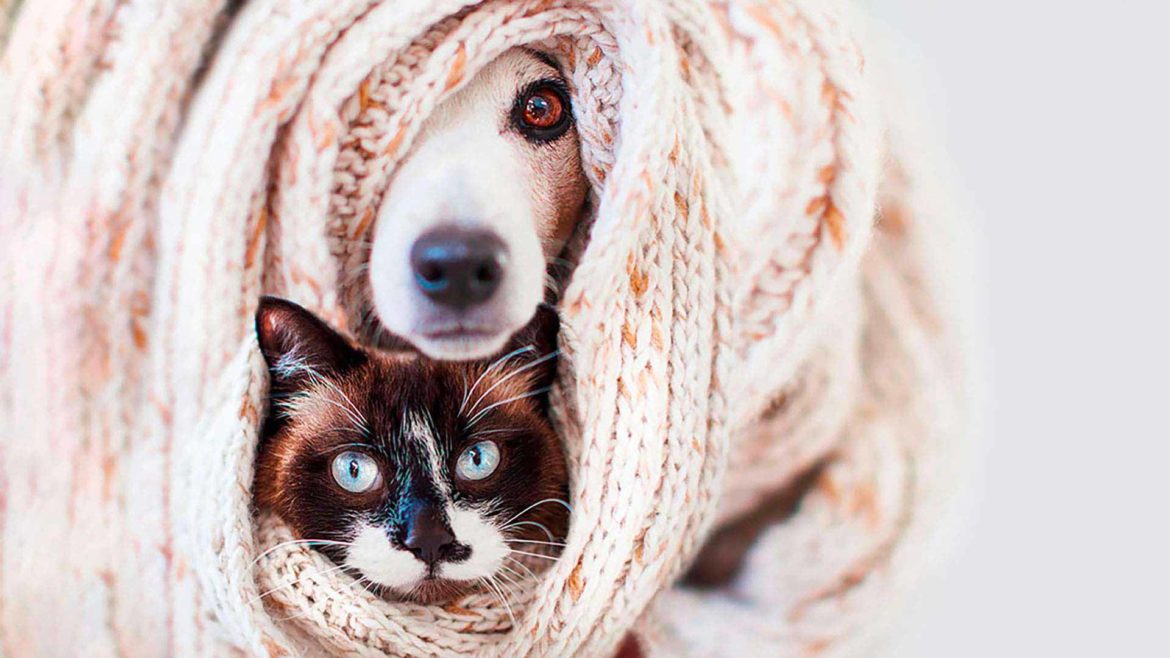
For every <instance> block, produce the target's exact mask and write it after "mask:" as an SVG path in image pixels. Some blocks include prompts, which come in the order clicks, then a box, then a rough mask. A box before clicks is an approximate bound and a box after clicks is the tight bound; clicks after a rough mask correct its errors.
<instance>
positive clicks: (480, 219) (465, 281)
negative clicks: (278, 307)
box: [368, 48, 588, 360]
mask: <svg viewBox="0 0 1170 658" xmlns="http://www.w3.org/2000/svg"><path fill="white" fill-rule="evenodd" d="M587 190H588V183H587V181H586V178H585V174H584V171H583V168H582V162H581V154H580V148H579V141H578V136H577V132H576V128H575V125H574V118H573V114H572V106H571V103H570V98H569V93H568V86H567V84H566V81H565V79H564V78H563V77H562V76H561V74H560V72H559V71H558V69H557V67H556V65H555V62H554V61H553V60H552V59H551V58H549V57H547V56H545V55H543V54H541V53H538V52H536V51H533V50H529V49H526V48H514V49H511V50H508V51H506V52H505V53H503V54H502V55H500V57H498V58H496V59H495V60H493V61H492V62H490V63H489V64H488V65H487V66H485V67H484V68H483V69H482V70H480V71H479V73H478V74H477V75H476V76H475V77H474V78H473V79H472V80H471V81H470V82H469V83H468V84H467V86H466V87H464V88H463V89H461V90H459V91H457V92H456V93H455V94H453V95H452V96H451V97H450V98H448V99H446V100H444V101H443V102H442V103H441V104H440V105H439V106H438V107H436V108H435V111H434V113H433V114H432V115H431V116H430V117H429V118H428V119H427V120H426V121H425V122H424V124H423V125H422V126H421V129H420V133H419V136H418V138H417V140H416V142H415V144H414V145H413V147H412V149H411V151H410V152H409V153H408V154H407V156H406V158H405V160H404V161H403V162H402V164H401V165H400V166H399V168H398V170H397V172H396V173H395V175H394V178H393V180H392V181H391V184H390V187H389V189H388V190H387V193H386V196H385V198H384V200H383V205H382V208H381V211H380V216H379V218H378V223H377V226H376V228H375V229H374V239H373V244H372V246H371V250H370V258H369V268H368V272H369V284H370V290H371V293H372V299H373V308H374V311H375V313H376V316H377V318H378V320H379V321H380V323H381V324H382V326H383V327H384V328H385V329H386V330H387V331H388V332H389V333H392V334H395V335H397V336H399V337H401V338H404V339H406V340H407V341H409V342H410V343H411V344H413V345H414V346H415V347H416V348H417V349H419V350H420V351H421V352H423V353H424V354H426V355H427V356H430V357H431V358H435V359H443V360H468V359H478V358H483V357H485V356H487V355H490V354H494V353H496V352H498V351H499V350H500V349H501V348H502V347H503V346H504V345H505V344H506V343H507V341H508V340H509V338H511V336H512V335H513V334H514V333H515V332H516V331H518V330H519V329H521V328H522V327H524V326H525V325H526V324H527V323H528V321H529V320H530V319H531V318H532V316H533V314H534V313H535V312H536V309H537V306H538V305H539V304H540V303H541V302H542V301H544V291H545V286H546V276H547V265H548V263H549V261H550V260H551V259H553V258H555V257H556V256H557V254H559V253H560V251H561V249H562V248H563V246H564V244H565V242H566V240H567V239H568V237H569V235H570V234H571V232H572V230H573V228H574V226H575V225H576V223H577V221H578V220H579V218H580V217H581V214H582V209H583V207H584V204H585V203H586V198H587Z"/></svg>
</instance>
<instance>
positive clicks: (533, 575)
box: [506, 555, 537, 580]
mask: <svg viewBox="0 0 1170 658" xmlns="http://www.w3.org/2000/svg"><path fill="white" fill-rule="evenodd" d="M507 559H508V560H509V561H508V562H507V563H506V564H514V565H516V566H518V567H520V568H521V569H523V570H524V571H525V572H527V573H528V576H529V577H530V578H532V579H533V580H536V579H537V576H536V573H534V572H533V571H532V569H529V568H528V565H527V564H524V563H523V562H521V561H520V560H517V559H516V558H514V557H512V556H511V555H509V556H508V557H507Z"/></svg>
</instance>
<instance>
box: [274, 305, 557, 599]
mask: <svg viewBox="0 0 1170 658" xmlns="http://www.w3.org/2000/svg"><path fill="white" fill-rule="evenodd" d="M256 330H257V335H258V338H259V341H260V347H261V349H262V351H263V353H264V357H265V360H266V361H267V362H268V369H269V373H270V377H271V394H272V405H271V410H270V412H269V416H268V421H267V425H266V427H265V438H264V440H263V441H262V443H261V447H260V456H259V458H258V463H257V473H256V482H255V492H256V501H257V504H258V505H259V506H260V507H263V508H269V509H272V510H274V511H275V512H277V513H278V514H279V515H280V517H281V518H282V519H284V521H285V522H286V523H287V524H289V526H290V527H291V528H292V530H293V532H294V534H295V535H297V537H298V538H300V539H303V540H311V541H314V542H318V543H314V544H311V545H312V546H313V547H314V548H317V549H318V550H320V551H321V552H323V553H325V554H326V555H328V556H329V557H330V558H331V559H333V560H334V561H335V562H337V563H338V564H340V565H343V566H345V567H346V568H348V569H349V570H350V571H351V572H355V575H359V576H360V577H362V578H363V579H365V582H367V583H368V584H373V585H375V586H377V587H378V588H380V589H382V590H384V591H385V592H386V593H388V594H391V595H394V596H397V597H400V598H408V599H413V600H417V601H422V602H435V601H441V600H447V599H450V598H453V597H455V596H457V595H459V594H462V593H464V592H466V591H468V590H470V589H473V588H474V587H475V585H476V584H477V583H479V582H482V581H483V579H491V578H493V577H496V576H497V574H500V573H501V572H503V573H505V574H506V573H507V572H508V570H509V569H511V570H512V571H514V572H520V571H521V569H520V567H517V566H515V565H511V566H510V564H511V562H512V560H513V558H514V557H515V553H514V551H516V552H522V553H534V552H540V550H539V549H541V548H543V547H553V546H556V545H558V544H559V542H561V541H563V538H564V536H565V532H566V530H567V527H568V511H567V503H565V500H566V498H567V493H568V491H567V489H568V484H567V483H568V474H567V471H566V467H565V459H564V455H563V453H562V450H561V445H560V442H559V439H558V437H557V435H556V434H555V433H554V431H553V429H552V427H551V425H550V424H549V422H548V420H547V417H546V411H547V409H546V406H545V405H546V404H547V397H546V394H547V391H548V387H549V386H550V384H551V382H552V379H553V377H554V375H555V371H556V352H555V347H556V331H557V319H556V312H555V311H553V310H552V309H548V308H546V309H542V310H541V311H540V312H539V313H538V314H537V316H536V319H535V320H534V321H533V323H532V324H531V325H529V327H527V328H526V329H524V330H523V331H521V332H520V333H519V334H518V335H517V336H516V337H515V338H514V339H513V340H512V342H511V344H510V345H509V346H508V347H507V348H506V350H505V352H503V353H501V355H500V356H499V357H497V358H495V359H491V360H484V361H478V362H468V363H454V362H443V361H432V360H430V359H427V358H426V357H423V356H420V355H419V354H418V353H416V352H414V351H413V350H410V349H405V348H404V349H401V350H397V351H390V352H382V351H371V350H366V349H362V348H359V347H356V346H354V345H353V344H351V343H350V342H349V341H348V340H347V339H346V338H345V337H343V336H341V335H340V334H338V333H337V332H336V331H334V330H333V329H331V328H330V327H329V326H328V325H326V324H325V323H324V322H322V321H321V320H320V319H318V318H317V317H315V316H314V315H312V314H311V313H309V312H308V311H306V310H305V309H303V308H301V307H300V306H297V305H295V304H293V303H291V302H287V301H283V300H279V299H275V298H268V297H266V298H264V299H262V300H261V303H260V307H259V310H258V311H257V315H256Z"/></svg>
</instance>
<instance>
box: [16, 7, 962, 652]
mask: <svg viewBox="0 0 1170 658" xmlns="http://www.w3.org/2000/svg"><path fill="white" fill-rule="evenodd" d="M8 12H11V18H10V19H9V20H8V22H7V24H5V22H3V19H0V43H3V40H4V39H5V38H6V39H7V43H6V44H4V51H3V59H2V60H0V244H3V245H4V246H3V257H2V260H0V378H2V379H0V523H2V535H0V655H3V656H11V657H14V658H15V657H24V656H39V655H47V656H75V655H86V656H124V655H125V656H157V655H168V654H169V655H180V656H188V655H208V656H223V655H233V654H242V655H266V656H282V655H316V654H339V655H354V656H359V655H360V656H366V655H382V654H390V655H432V654H437V655H453V654H474V655H481V656H522V655H523V656H570V655H587V656H592V655H597V656H605V655H609V654H612V652H613V651H614V650H615V648H616V647H617V645H618V643H619V642H620V641H621V640H622V638H623V637H625V636H626V634H627V633H629V632H631V631H632V632H634V633H635V634H636V635H637V636H638V637H639V638H640V639H641V641H642V646H643V648H644V650H645V651H646V652H647V653H648V654H649V655H652V656H659V655H661V656H683V655H694V656H715V655H733V656H743V655H769V656H802V655H819V656H827V655H852V654H854V653H856V652H858V651H862V650H863V649H864V647H865V646H866V643H867V642H868V641H869V638H870V637H871V636H872V635H873V633H874V631H875V629H877V628H880V625H881V619H882V617H883V616H885V615H886V614H888V611H889V610H890V609H892V608H893V605H892V603H893V600H894V598H895V597H896V596H897V594H898V593H899V592H901V591H903V590H904V589H905V586H906V584H907V583H909V582H911V581H912V576H913V574H914V572H915V568H914V567H915V566H916V564H915V563H916V562H917V561H919V560H920V559H921V557H922V555H921V549H922V547H923V546H925V545H926V541H927V539H928V538H929V537H930V529H931V527H932V519H933V518H934V517H935V516H936V514H935V511H936V509H937V508H938V506H939V504H940V501H942V500H944V499H945V497H944V496H943V495H942V494H943V492H944V491H945V486H944V485H945V484H946V483H945V480H946V479H947V475H946V474H947V467H946V465H947V462H948V456H949V455H950V454H952V452H953V448H954V445H955V442H956V436H957V435H956V413H955V412H956V409H957V405H956V400H957V398H958V394H959V393H960V381H959V378H958V374H957V373H958V370H957V368H956V367H955V366H956V364H957V363H958V359H957V354H956V351H955V343H954V341H953V339H952V336H951V331H952V326H951V316H950V315H948V313H947V312H946V311H945V308H946V307H945V305H943V304H942V303H941V302H942V300H944V299H945V298H946V290H945V286H943V285H942V284H946V283H947V280H948V277H947V276H946V272H945V270H943V269H940V268H936V267H935V266H934V265H933V263H934V262H936V261H935V259H936V258H937V257H939V254H945V253H946V252H945V245H944V246H940V245H942V244H943V243H941V242H939V241H938V240H937V236H938V234H939V233H940V231H943V230H944V229H945V228H946V227H947V225H948V224H949V223H950V222H951V218H950V217H949V216H948V215H947V214H946V213H945V212H942V211H940V210H939V209H938V208H936V207H935V206H933V205H932V204H933V201H932V197H931V196H930V195H929V193H928V189H927V188H924V187H923V184H924V182H925V180H926V179H928V178H929V176H930V174H931V173H932V172H930V171H922V170H921V169H922V165H921V164H919V163H918V161H917V160H916V155H917V154H916V152H915V151H913V150H911V149H908V148H905V146H904V145H905V144H907V143H909V142H907V141H906V140H904V139H902V137H901V133H900V132H899V130H898V127H899V123H898V122H899V121H900V120H901V115H900V114H898V113H892V112H888V111H886V110H885V109H884V108H885V107H886V104H885V103H884V101H883V100H882V96H880V95H879V94H878V93H877V90H878V89H879V85H877V84H875V83H874V80H873V70H872V69H873V68H874V66H873V63H869V64H867V63H866V61H865V59H864V57H863V54H862V47H861V42H862V39H861V38H860V37H859V34H858V32H857V23H856V22H854V21H853V20H852V19H851V17H850V16H849V12H847V11H846V10H845V8H844V7H841V6H839V5H838V4H837V3H835V2H817V1H813V0H771V1H753V0H729V1H711V0H704V1H699V0H669V1H663V2H644V1H639V0H608V1H607V0H489V1H488V2H482V3H468V2H461V1H459V0H393V1H389V0H383V1H376V0H298V1H297V2H289V1H287V0H249V1H248V2H244V3H228V2H225V1H224V0H168V1H166V2H164V1H162V0H37V1H36V2H25V3H23V4H19V5H18V4H13V5H12V6H11V7H9V8H8V9H5V5H4V4H3V3H0V16H6V15H7V13H8ZM5 35H6V36H5ZM522 44H529V45H533V46H535V47H538V48H541V49H543V50H546V51H547V52H549V53H550V54H552V55H553V56H554V57H556V58H558V59H559V60H560V61H561V63H562V64H563V66H564V69H565V71H566V72H567V74H568V76H569V78H570V80H571V83H572V87H573V96H574V107H575V111H576V112H577V117H578V127H579V130H580V132H581V137H582V150H583V152H584V156H585V162H586V166H587V168H588V175H589V177H590V181H591V183H592V185H593V193H594V204H593V208H594V211H593V214H592V216H591V217H588V218H586V219H587V221H586V222H585V223H584V224H583V226H585V227H587V229H588V230H587V231H586V230H582V231H581V235H580V236H579V239H578V243H579V244H578V245H577V246H578V248H577V249H576V259H577V261H578V264H577V268H576V270H575V273H574V275H573V277H572V280H571V281H570V282H569V285H568V286H567V288H566V290H565V294H564V297H563V300H562V303H561V313H562V317H563V320H564V322H563V325H564V331H563V334H562V336H561V342H562V347H563V348H564V351H565V354H566V358H565V359H564V365H563V367H562V371H561V378H560V380H561V381H560V386H559V387H558V389H557V390H556V392H555V394H554V406H555V417H556V420H557V423H558V427H559V428H560V430H561V433H562V435H563V437H564V439H565V442H566V449H567V451H568V453H569V457H570V464H571V468H572V472H573V482H572V490H573V494H572V499H573V500H572V502H573V516H572V528H571V531H570V535H569V537H568V540H567V541H568V547H567V548H566V549H565V551H564V554H563V556H562V557H561V558H560V560H559V561H557V562H556V563H555V564H553V565H552V566H551V567H550V568H549V569H548V570H547V571H546V572H544V574H543V575H542V576H541V577H540V578H538V579H535V580H531V581H529V582H528V583H526V585H527V586H526V587H525V588H522V589H520V590H518V591H517V592H516V593H515V594H514V595H513V597H512V599H511V601H510V608H511V611H512V612H514V613H515V616H516V618H517V620H518V621H517V624H518V627H515V628H512V621H511V618H510V617H509V615H508V614H507V612H508V611H507V610H504V609H503V608H502V607H501V606H500V605H499V604H498V602H493V601H492V600H490V598H489V597H483V596H477V597H471V598H469V599H467V600H464V601H461V602H459V604H458V605H452V606H447V607H427V606H417V605H405V604H396V603H389V602H386V601H382V600H380V599H376V598H374V597H372V596H370V595H369V594H368V593H366V592H365V591H364V590H362V589H361V588H360V587H357V586H356V584H355V583H354V582H353V581H352V580H351V579H349V578H348V577H347V576H345V575H342V574H339V573H337V572H336V571H332V572H330V571H328V569H329V564H328V562H327V561H325V560H323V559H322V558H321V557H320V556H319V555H317V554H316V553H314V552H312V551H310V550H308V549H299V548H294V547H282V548H281V547H277V544H278V543H279V542H280V541H281V539H282V538H287V530H286V529H285V528H283V527H282V526H281V525H280V523H279V522H278V521H277V520H275V519H272V518H268V517H262V518H257V517H255V516H254V512H253V510H252V508H251V506H250V488H251V480H252V462H253V457H254V453H255V447H256V441H257V425H258V422H259V420H260V415H261V413H262V412H263V408H264V394H265V390H264V389H265V379H264V368H263V364H262V361H261V359H260V357H259V354H258V351H257V348H256V345H255V340H254V337H253V335H252V314H253V312H254V309H255V304H256V300H257V297H258V296H259V294H260V293H261V292H273V293H277V294H281V295H285V296H288V297H291V298H293V299H295V300H297V301H298V302H301V303H304V304H307V305H309V306H310V307H312V308H314V309H316V310H318V311H320V312H321V313H323V314H325V315H326V317H328V318H329V319H330V321H332V322H334V323H336V324H338V325H340V326H343V327H344V326H353V322H354V321H355V319H356V318H355V315H356V314H357V313H358V312H359V307H360V299H361V295H362V294H363V293H364V283H363V282H362V281H361V277H360V276H355V275H354V273H355V272H360V271H362V269H361V265H362V262H363V259H364V258H365V248H366V244H367V241H368V239H369V237H370V235H371V230H370V229H371V226H372V225H373V224H374V223H375V222H377V221H379V200H380V196H381V194H382V193H383V191H384V190H385V189H386V187H387V185H388V182H389V179H390V177H391V176H392V174H393V171H394V168H395V165H396V163H398V162H399V160H400V159H401V158H402V157H403V156H404V155H405V154H406V153H407V152H408V150H409V148H410V145H411V141H412V139H413V138H414V136H415V133H416V131H417V130H418V128H419V125H420V123H421V121H422V119H424V118H425V117H426V116H427V115H428V113H430V112H431V111H432V110H433V108H434V107H435V105H436V104H437V103H438V102H440V101H441V100H442V99H443V98H444V97H446V96H447V95H448V94H450V93H451V92H452V91H453V90H455V89H458V88H459V87H460V85H462V84H464V83H465V82H466V81H467V80H468V79H469V78H470V77H471V76H473V75H474V73H475V72H476V70H477V69H478V68H479V67H481V66H482V65H483V64H484V63H486V62H488V61H490V60H491V59H492V58H493V57H495V56H497V55H499V54H500V53H501V52H503V51H504V50H505V49H507V48H509V47H513V46H516V45H522ZM888 88H889V87H888V86H887V85H885V84H882V85H880V89H882V90H883V91H884V90H886V89H888ZM912 156H914V157H912ZM879 199H880V202H881V205H880V210H879V203H878V202H879ZM875 213H877V214H878V215H880V220H881V221H880V223H879V227H880V230H879V231H877V232H875V231H874V230H873V226H874V224H875ZM820 462H826V463H827V464H828V466H827V467H826V468H825V470H824V474H823V475H822V476H821V477H820V478H819V480H818V481H817V484H816V486H815V487H814V489H813V490H812V491H811V492H810V493H809V494H808V495H807V496H806V497H805V499H804V500H803V502H802V504H801V506H800V508H799V510H798V512H797V513H796V514H795V516H794V517H793V518H791V519H790V520H789V521H787V522H785V523H783V524H781V525H779V526H777V527H775V528H773V529H771V530H769V531H768V532H767V533H765V535H764V536H763V538H762V539H761V541H760V542H759V544H758V545H757V546H756V548H755V549H754V550H753V551H752V553H751V555H750V556H749V560H748V564H747V568H746V570H745V571H744V572H743V574H742V575H741V576H740V577H739V579H738V580H737V581H736V582H735V583H734V585H733V586H732V587H731V588H729V589H728V590H725V591H718V592H696V591H690V590H685V589H682V588H678V587H674V586H672V583H673V582H674V581H675V580H676V579H677V577H678V576H679V575H680V573H681V572H682V571H683V570H684V569H685V567H686V566H687V565H688V564H689V561H690V560H691V559H692V558H693V557H694V555H695V553H696V551H697V549H698V548H699V546H700V545H701V543H702V541H703V539H704V537H705V536H706V533H707V532H708V531H709V530H710V529H711V527H712V525H713V523H715V522H717V520H718V519H726V518H729V517H731V516H733V515H734V514H736V513H738V512H741V511H743V510H745V509H747V508H749V507H750V506H751V505H752V504H753V503H754V502H756V501H758V500H759V499H760V497H761V496H762V495H764V494H766V493H767V492H769V491H771V490H774V489H777V488H779V487H781V486H783V485H784V484H785V483H786V482H788V481H790V480H791V479H792V478H794V477H796V476H797V475H798V474H799V473H801V472H802V471H803V470H804V469H806V468H807V467H809V466H810V465H811V464H814V463H820ZM274 547H276V550H269V549H272V548H274ZM509 630H510V632H504V631H509Z"/></svg>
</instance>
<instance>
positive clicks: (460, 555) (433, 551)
mask: <svg viewBox="0 0 1170 658" xmlns="http://www.w3.org/2000/svg"><path fill="white" fill-rule="evenodd" d="M402 545H403V547H404V548H405V549H406V550H408V551H410V552H411V553H414V556H415V557H417V558H418V559H420V560H422V561H423V562H426V563H427V564H428V565H431V566H434V565H435V564H437V563H438V562H440V561H451V562H458V561H461V559H467V557H469V555H464V553H470V551H469V550H468V548H467V547H466V546H464V545H462V544H460V543H458V542H456V541H455V535H454V534H453V533H452V532H451V527H450V526H448V525H447V520H446V519H445V518H443V514H442V512H440V511H439V510H438V509H437V508H436V507H434V506H433V505H422V506H419V507H417V508H416V509H415V510H414V512H413V513H412V514H411V515H410V518H409V520H408V521H407V526H406V536H405V537H404V538H403V540H402Z"/></svg>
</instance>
